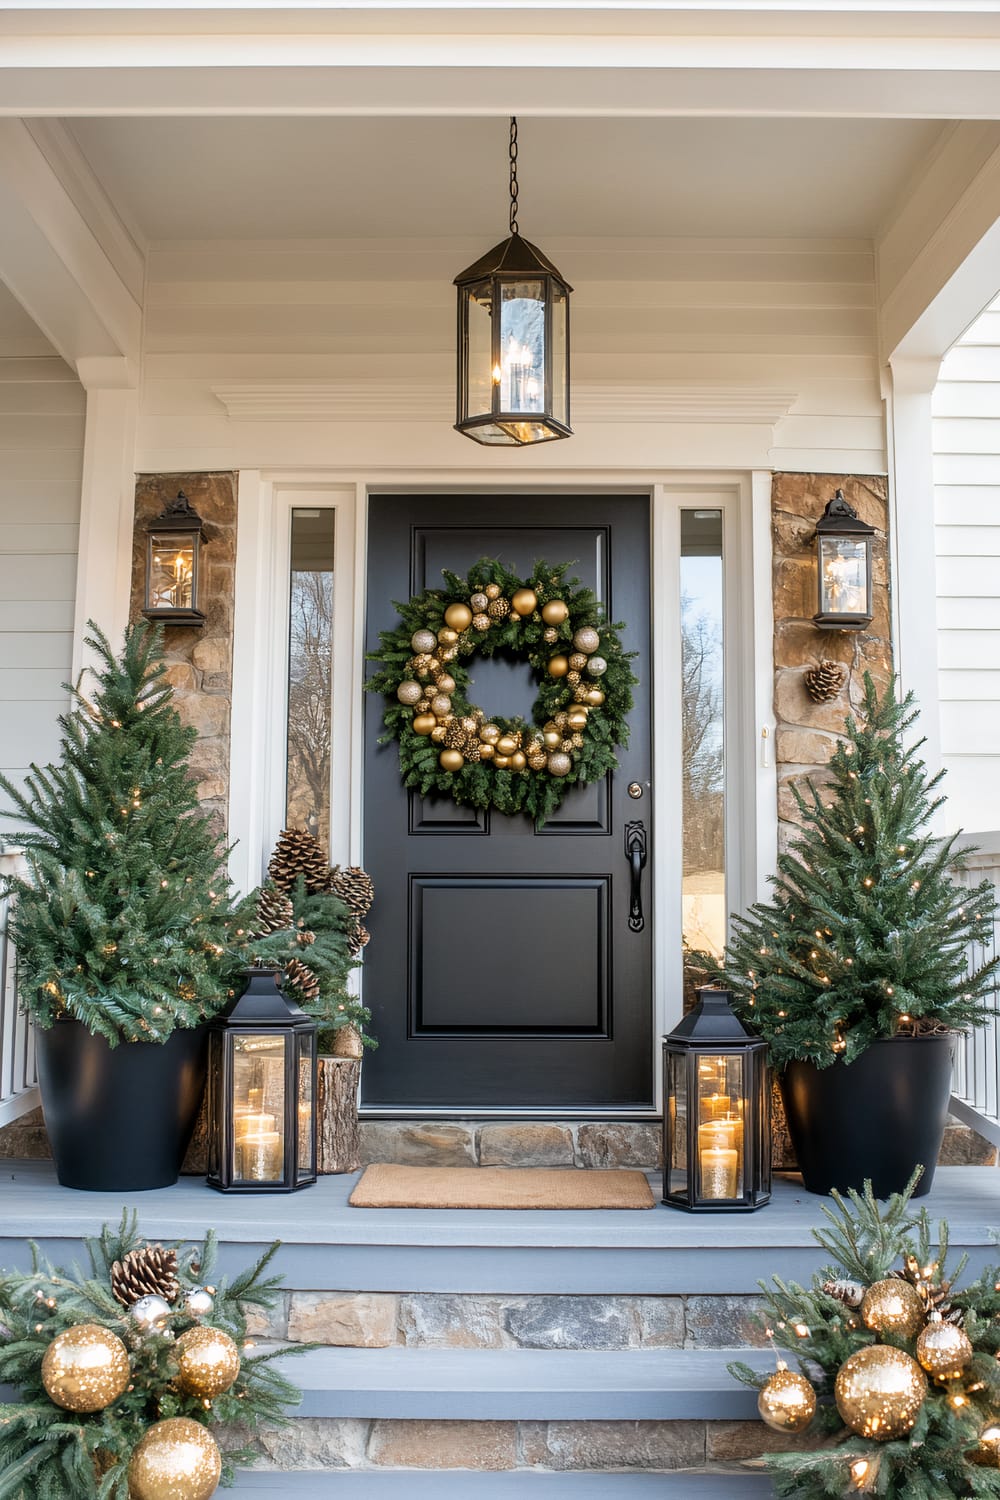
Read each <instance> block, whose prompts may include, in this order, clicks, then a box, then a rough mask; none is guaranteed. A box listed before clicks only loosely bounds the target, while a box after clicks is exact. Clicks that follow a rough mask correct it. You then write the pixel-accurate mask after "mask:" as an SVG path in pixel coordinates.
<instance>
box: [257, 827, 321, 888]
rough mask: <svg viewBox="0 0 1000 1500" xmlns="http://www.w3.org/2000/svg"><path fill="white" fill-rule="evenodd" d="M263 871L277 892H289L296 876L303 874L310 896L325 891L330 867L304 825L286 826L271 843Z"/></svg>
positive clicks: (315, 840)
mask: <svg viewBox="0 0 1000 1500" xmlns="http://www.w3.org/2000/svg"><path fill="white" fill-rule="evenodd" d="M267 873H268V874H269V875H270V877H271V879H272V880H273V881H274V883H275V885H276V886H277V887H278V890H279V891H292V890H294V889H295V882H296V881H297V880H298V878H299V876H300V875H304V876H305V882H306V891H307V892H308V894H309V895H310V896H312V895H314V894H315V893H316V892H317V891H325V890H329V887H330V867H329V865H328V864H327V860H326V855H325V854H324V853H323V846H322V844H321V843H320V842H319V840H318V839H315V838H313V836H312V834H311V833H309V832H308V830H307V829H305V828H286V829H285V830H284V832H283V833H282V834H281V836H280V837H279V839H278V842H277V844H276V845H275V846H274V853H273V854H272V855H271V863H270V864H269V865H268V867H267Z"/></svg>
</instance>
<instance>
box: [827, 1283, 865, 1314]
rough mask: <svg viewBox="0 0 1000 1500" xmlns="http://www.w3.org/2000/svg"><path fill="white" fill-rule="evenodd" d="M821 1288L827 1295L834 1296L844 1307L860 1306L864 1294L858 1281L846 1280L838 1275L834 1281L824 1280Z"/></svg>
mask: <svg viewBox="0 0 1000 1500" xmlns="http://www.w3.org/2000/svg"><path fill="white" fill-rule="evenodd" d="M823 1290H824V1292H826V1294H827V1296H828V1297H836V1299H837V1301H838V1302H843V1304H844V1306H845V1307H852V1308H854V1307H860V1306H861V1303H862V1299H863V1298H864V1295H865V1289H864V1287H863V1286H862V1285H861V1282H860V1281H846V1280H844V1279H843V1278H842V1277H838V1278H837V1280H836V1281H824V1283H823Z"/></svg>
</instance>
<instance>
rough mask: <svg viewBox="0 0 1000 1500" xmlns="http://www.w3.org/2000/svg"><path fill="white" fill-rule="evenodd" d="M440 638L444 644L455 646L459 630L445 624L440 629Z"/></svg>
mask: <svg viewBox="0 0 1000 1500" xmlns="http://www.w3.org/2000/svg"><path fill="white" fill-rule="evenodd" d="M438 640H439V641H440V642H441V645H442V646H454V644H455V642H456V641H457V640H458V631H457V630H449V629H448V627H447V625H443V626H442V627H441V629H440V630H439V631H438Z"/></svg>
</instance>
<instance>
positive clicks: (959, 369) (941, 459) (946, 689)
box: [903, 298, 1000, 833]
mask: <svg viewBox="0 0 1000 1500" xmlns="http://www.w3.org/2000/svg"><path fill="white" fill-rule="evenodd" d="M934 478H935V519H936V539H937V549H936V550H937V622H938V683H939V691H940V700H941V747H942V753H943V759H944V764H945V766H946V768H947V769H948V771H949V773H950V774H949V776H948V778H947V781H946V782H945V785H944V791H945V792H946V793H947V796H948V823H949V826H960V827H964V828H965V829H966V830H967V831H968V832H972V833H975V832H976V831H977V830H979V831H982V830H990V829H996V828H1000V298H998V299H997V300H996V302H994V303H993V304H992V305H991V307H990V308H989V309H987V311H986V312H985V313H983V315H982V317H980V318H979V319H977V321H976V322H975V323H973V324H972V326H971V327H970V328H969V329H968V331H967V332H966V333H965V334H964V335H963V336H962V338H961V339H960V340H959V342H958V343H957V344H956V345H955V347H954V348H953V349H952V350H951V352H950V353H949V354H948V355H947V356H946V357H945V360H944V363H943V365H942V367H941V377H940V380H939V382H938V385H937V388H936V390H935V392H934ZM903 515H904V518H905V503H904V506H903Z"/></svg>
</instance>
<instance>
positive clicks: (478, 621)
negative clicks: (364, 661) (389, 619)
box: [368, 558, 637, 823]
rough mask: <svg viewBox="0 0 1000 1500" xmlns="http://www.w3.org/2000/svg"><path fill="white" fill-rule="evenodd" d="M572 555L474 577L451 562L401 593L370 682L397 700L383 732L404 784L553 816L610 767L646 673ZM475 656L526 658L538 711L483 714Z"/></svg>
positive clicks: (488, 562) (539, 817)
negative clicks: (429, 582)
mask: <svg viewBox="0 0 1000 1500" xmlns="http://www.w3.org/2000/svg"><path fill="white" fill-rule="evenodd" d="M570 566H571V564H569V563H560V564H557V565H555V566H552V565H550V564H549V563H546V562H538V563H536V564H535V567H534V570H533V572H532V574H531V576H530V578H527V579H522V578H518V577H517V576H516V575H515V574H513V573H511V572H510V571H509V570H508V569H507V568H505V567H504V566H503V565H502V564H501V563H499V562H496V561H494V560H492V559H490V558H481V559H480V560H479V562H477V563H476V564H475V566H474V567H473V568H472V569H471V570H470V572H469V576H468V577H467V578H460V577H459V576H458V575H457V574H455V573H450V572H448V571H447V570H445V571H444V573H443V577H444V581H445V586H444V588H443V589H426V590H425V591H424V592H423V593H422V594H417V595H415V596H414V597H413V598H412V599H410V600H409V602H408V603H406V604H399V603H397V604H396V606H395V607H396V609H397V610H398V611H399V615H400V624H399V625H398V626H397V627H396V629H395V630H386V631H383V632H382V634H381V649H380V650H379V651H378V652H375V653H374V654H373V659H374V660H376V661H378V662H380V663H381V670H380V671H379V672H378V673H377V674H376V675H375V676H374V677H373V678H372V679H371V680H370V682H369V683H368V688H369V689H370V690H371V691H373V692H378V693H383V694H385V696H386V697H387V698H388V700H389V702H388V706H387V707H386V710H385V728H386V733H385V734H384V735H383V736H382V739H381V741H380V743H383V744H385V743H389V742H390V741H392V740H396V741H397V743H398V745H399V764H400V772H401V775H402V779H403V784H404V786H407V787H412V788H414V789H416V790H418V791H419V792H420V793H421V794H422V795H425V796H426V795H427V794H428V793H430V792H438V793H441V794H443V795H445V796H448V797H451V798H452V799H453V800H454V801H455V802H460V803H463V804H465V805H467V806H471V807H481V808H486V807H495V808H497V810H498V811H500V812H502V813H516V812H524V813H526V814H527V815H528V816H529V817H531V818H533V819H534V820H535V821H536V822H537V823H541V822H543V821H544V820H545V819H546V818H548V817H551V815H552V814H553V813H554V812H555V810H556V808H557V807H558V806H559V804H560V802H561V801H562V799H563V797H564V796H565V794H566V791H567V788H568V787H571V786H586V785H587V784H588V783H589V782H593V781H598V780H600V778H601V777H602V776H604V775H605V774H606V773H607V772H608V771H611V770H614V769H615V768H616V767H617V765H618V761H617V759H616V757H615V748H616V746H619V745H622V746H624V745H626V744H627V743H628V720H627V716H628V713H629V710H630V709H631V707H632V688H633V685H634V684H635V682H636V681H637V679H636V677H635V675H634V673H633V671H632V668H631V665H630V658H631V657H633V656H634V655H635V653H634V652H626V651H624V650H623V648H622V644H621V640H620V638H619V635H618V632H619V630H621V629H622V626H621V625H613V624H611V623H609V621H608V620H607V619H606V617H605V614H604V610H603V607H602V605H601V604H600V602H599V601H598V600H597V599H596V598H595V596H594V594H593V593H592V592H591V590H590V589H588V588H584V587H582V586H581V585H580V582H579V580H578V579H575V578H572V579H567V578H566V573H567V571H568V569H569V568H570ZM477 655H481V656H497V655H505V656H509V657H511V658H516V659H526V660H527V661H528V662H529V663H530V664H531V668H532V670H533V672H534V674H535V679H536V681H537V683H538V696H537V698H536V699H535V704H534V707H533V710H532V717H531V722H530V723H529V722H527V721H525V720H524V719H521V718H512V719H504V718H500V717H497V716H494V717H492V718H491V717H488V716H487V714H486V713H484V711H483V710H482V709H481V708H478V707H477V706H476V705H475V704H474V703H471V702H470V701H469V697H468V689H469V680H470V671H469V668H470V667H471V666H472V664H473V662H474V659H475V657H476V656H477Z"/></svg>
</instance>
